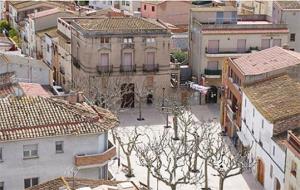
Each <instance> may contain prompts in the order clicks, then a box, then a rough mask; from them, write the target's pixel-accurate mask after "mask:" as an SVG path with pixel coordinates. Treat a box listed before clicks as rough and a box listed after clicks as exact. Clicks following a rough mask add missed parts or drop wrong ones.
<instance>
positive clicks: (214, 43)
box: [207, 40, 219, 53]
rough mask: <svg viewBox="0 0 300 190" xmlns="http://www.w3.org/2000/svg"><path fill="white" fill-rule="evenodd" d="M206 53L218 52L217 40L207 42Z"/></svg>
mask: <svg viewBox="0 0 300 190" xmlns="http://www.w3.org/2000/svg"><path fill="white" fill-rule="evenodd" d="M207 52H208V53H218V52H219V40H208V49H207Z"/></svg>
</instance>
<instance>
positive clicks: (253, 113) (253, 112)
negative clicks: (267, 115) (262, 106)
mask: <svg viewBox="0 0 300 190" xmlns="http://www.w3.org/2000/svg"><path fill="white" fill-rule="evenodd" d="M252 115H253V117H255V109H254V108H253V111H252Z"/></svg>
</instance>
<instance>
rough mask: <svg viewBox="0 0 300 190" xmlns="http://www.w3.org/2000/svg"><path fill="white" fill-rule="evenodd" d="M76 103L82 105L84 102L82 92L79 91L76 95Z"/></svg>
mask: <svg viewBox="0 0 300 190" xmlns="http://www.w3.org/2000/svg"><path fill="white" fill-rule="evenodd" d="M77 102H78V103H83V102H84V96H83V92H81V91H80V92H78V93H77Z"/></svg>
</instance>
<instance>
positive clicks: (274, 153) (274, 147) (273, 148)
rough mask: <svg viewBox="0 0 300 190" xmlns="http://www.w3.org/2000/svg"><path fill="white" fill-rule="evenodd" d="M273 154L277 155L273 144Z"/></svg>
mask: <svg viewBox="0 0 300 190" xmlns="http://www.w3.org/2000/svg"><path fill="white" fill-rule="evenodd" d="M273 156H275V146H273Z"/></svg>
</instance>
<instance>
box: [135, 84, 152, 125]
mask: <svg viewBox="0 0 300 190" xmlns="http://www.w3.org/2000/svg"><path fill="white" fill-rule="evenodd" d="M153 93H154V89H149V88H148V87H147V85H146V81H145V80H144V81H142V82H139V83H135V88H134V94H135V97H136V98H137V102H138V107H139V117H138V118H137V120H138V121H142V120H144V118H143V117H142V103H143V102H144V101H145V100H146V98H147V97H148V95H149V94H151V95H153Z"/></svg>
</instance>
